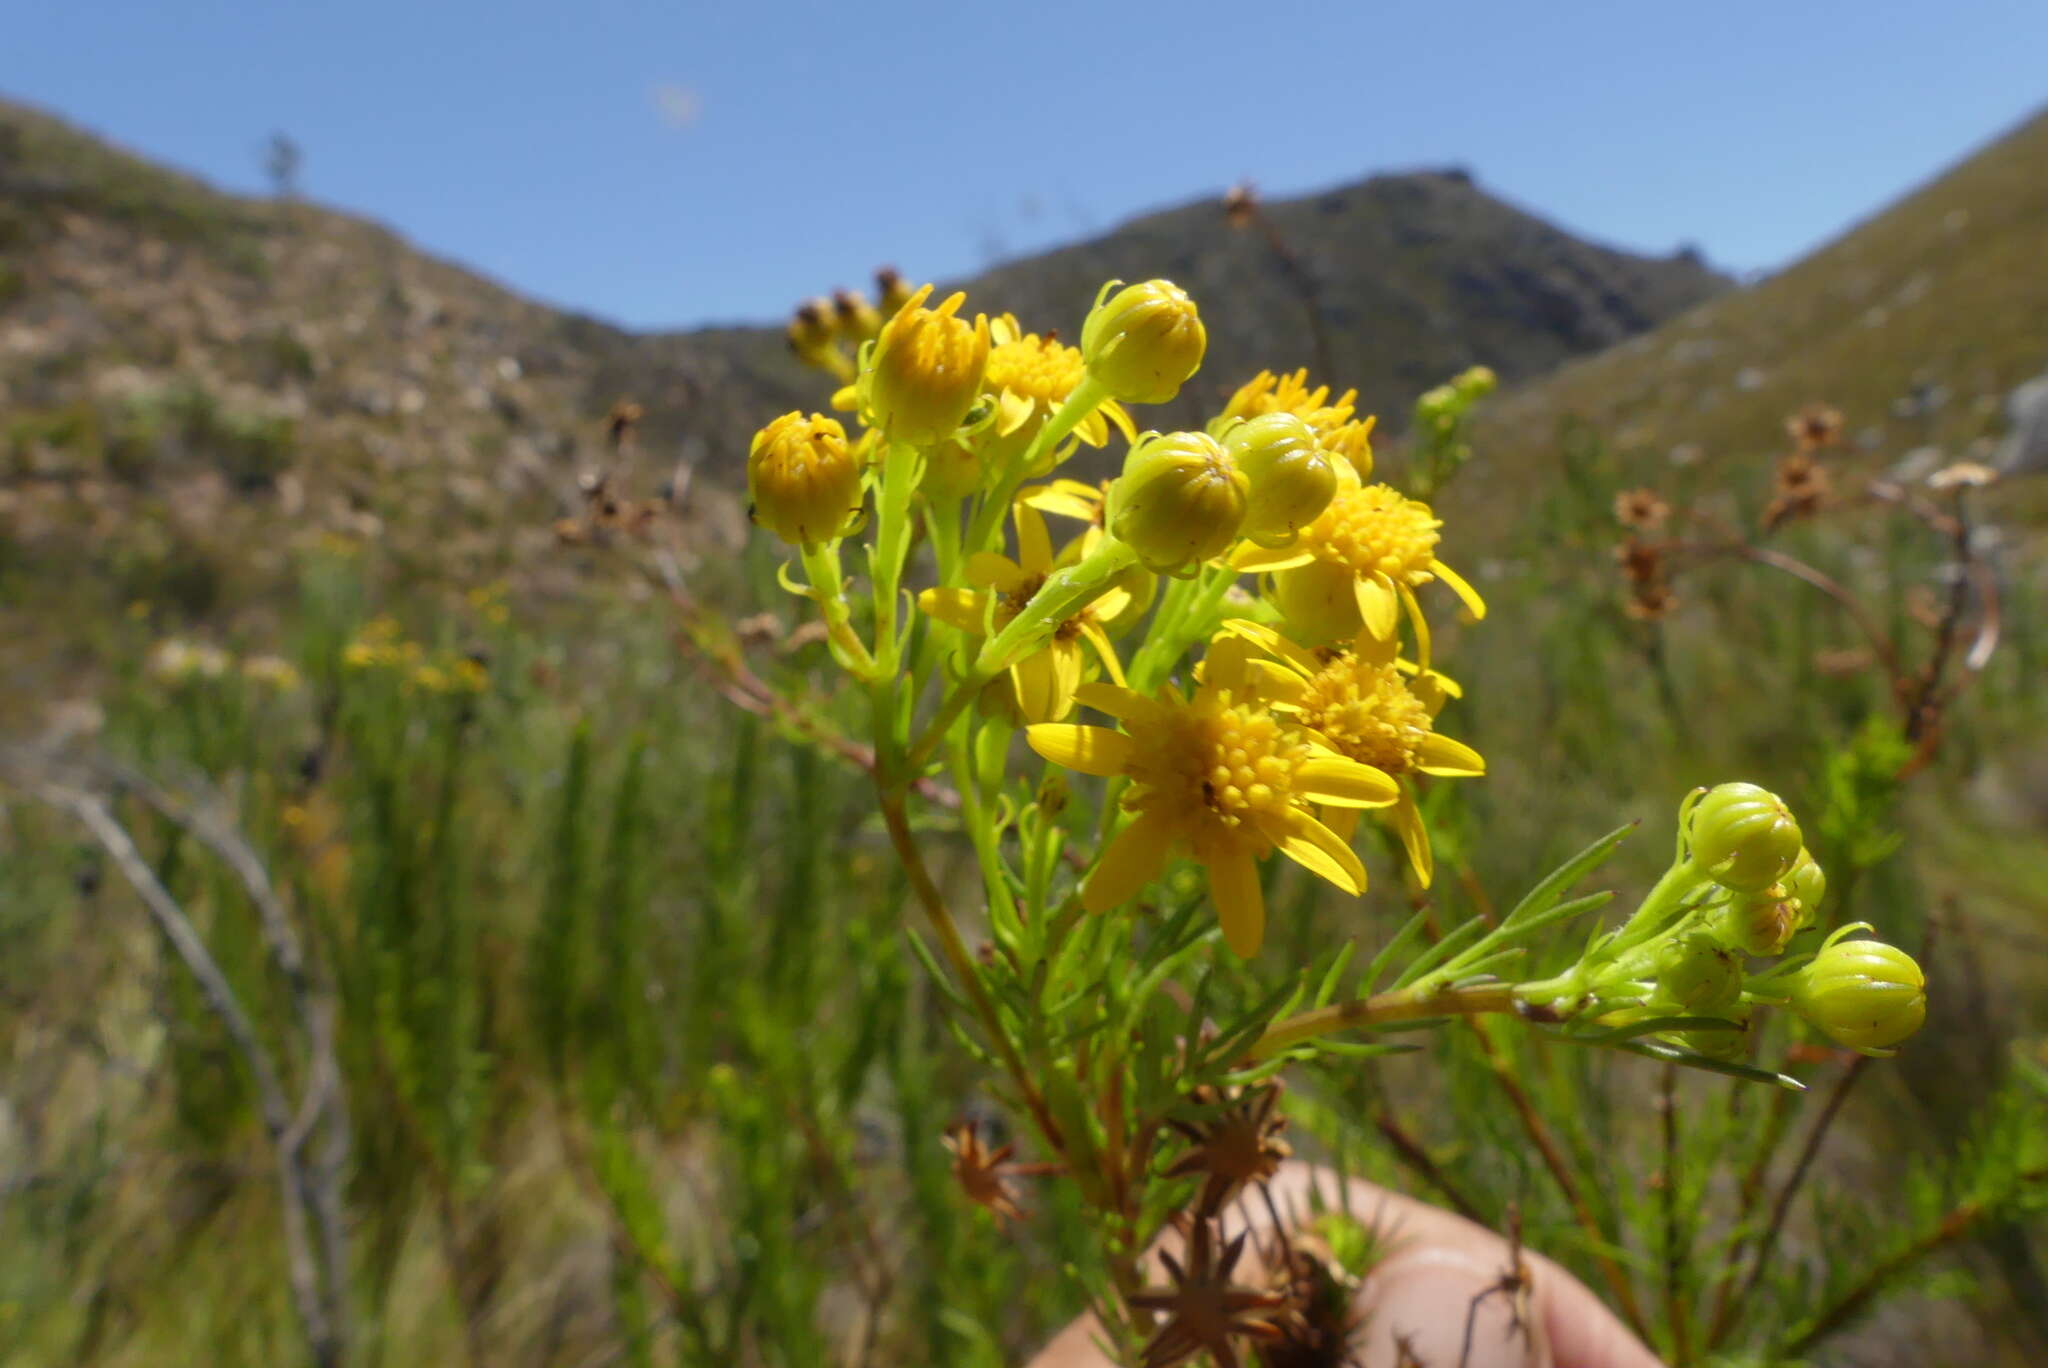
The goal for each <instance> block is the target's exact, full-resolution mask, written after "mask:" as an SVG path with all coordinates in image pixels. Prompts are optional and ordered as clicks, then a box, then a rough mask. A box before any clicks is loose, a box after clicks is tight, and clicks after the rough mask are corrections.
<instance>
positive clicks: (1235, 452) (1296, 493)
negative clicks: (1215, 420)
mask: <svg viewBox="0 0 2048 1368" xmlns="http://www.w3.org/2000/svg"><path fill="white" fill-rule="evenodd" d="M1223 449H1224V450H1225V451H1227V452H1229V453H1230V457H1231V459H1232V460H1234V461H1236V462H1237V468H1238V469H1239V470H1242V471H1243V472H1244V474H1245V478H1246V479H1247V480H1249V481H1250V482H1251V494H1250V496H1249V497H1248V498H1247V499H1246V501H1245V510H1244V525H1243V526H1242V527H1241V528H1239V529H1238V532H1239V535H1240V536H1245V537H1249V538H1251V539H1252V540H1253V541H1255V542H1257V543H1258V544H1259V545H1261V546H1285V545H1287V544H1288V543H1290V542H1292V541H1293V540H1294V539H1295V536H1296V535H1297V534H1298V533H1299V532H1300V531H1301V529H1302V528H1304V527H1306V526H1308V524H1310V523H1312V522H1314V521H1315V520H1316V518H1317V517H1318V516H1319V515H1320V514H1321V513H1322V511H1323V510H1324V509H1325V508H1328V507H1329V506H1330V500H1331V499H1332V498H1334V497H1335V496H1336V493H1337V468H1336V466H1335V464H1334V463H1332V461H1331V459H1330V457H1329V455H1328V454H1327V453H1325V452H1324V451H1323V449H1322V447H1321V446H1319V445H1318V444H1317V442H1316V433H1315V429H1314V428H1312V427H1310V426H1309V425H1308V424H1307V423H1304V422H1303V421H1302V420H1301V419H1299V418H1297V417H1295V416H1294V415H1293V414H1291V413H1262V414H1260V415H1259V416H1258V417H1256V418H1253V419H1250V420H1249V421H1247V422H1243V423H1239V424H1237V425H1235V426H1234V427H1232V428H1231V429H1230V430H1229V431H1228V432H1226V433H1224V434H1223Z"/></svg>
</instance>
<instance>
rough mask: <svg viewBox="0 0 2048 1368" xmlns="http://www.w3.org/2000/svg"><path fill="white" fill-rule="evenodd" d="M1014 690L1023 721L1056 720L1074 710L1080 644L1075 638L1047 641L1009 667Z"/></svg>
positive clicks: (1079, 662)
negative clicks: (1071, 639)
mask: <svg viewBox="0 0 2048 1368" xmlns="http://www.w3.org/2000/svg"><path fill="white" fill-rule="evenodd" d="M1010 681H1011V683H1012V685H1013V686H1014V687H1015V688H1016V690H1017V710H1018V711H1019V712H1021V713H1023V714H1024V719H1025V721H1027V722H1057V721H1059V720H1060V719H1061V718H1062V717H1065V716H1066V715H1067V714H1068V713H1070V712H1072V711H1073V710H1074V688H1075V686H1076V685H1078V684H1080V682H1081V646H1080V643H1079V642H1075V641H1053V642H1048V643H1047V644H1046V647H1045V649H1044V650H1042V651H1033V652H1032V653H1031V654H1030V655H1028V656H1025V657H1024V658H1023V659H1022V660H1020V661H1018V662H1017V663H1016V664H1015V665H1013V666H1011V667H1010Z"/></svg>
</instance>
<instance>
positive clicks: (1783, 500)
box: [1763, 452, 1831, 532]
mask: <svg viewBox="0 0 2048 1368" xmlns="http://www.w3.org/2000/svg"><path fill="white" fill-rule="evenodd" d="M1830 488H1831V485H1830V481H1829V479H1828V472H1827V470H1826V468H1825V467H1823V466H1822V465H1821V464H1820V462H1818V461H1816V460H1815V459H1814V458H1813V457H1811V456H1809V455H1806V454H1803V453H1801V452H1793V453H1792V454H1791V455H1789V456H1786V457H1783V458H1782V459H1780V460H1779V462H1778V470H1777V476H1776V478H1775V479H1774V481H1773V482H1772V486H1771V489H1772V494H1773V497H1772V499H1771V502H1770V505H1769V507H1767V508H1765V509H1764V514H1763V525H1764V530H1765V531H1767V532H1769V531H1774V530H1776V529H1777V528H1779V527H1781V526H1783V525H1784V524H1785V523H1788V522H1792V521H1794V520H1796V519H1799V518H1810V517H1812V516H1813V515H1814V514H1815V513H1817V512H1819V511H1820V508H1821V506H1822V505H1823V504H1825V503H1826V502H1827V500H1828V494H1829V491H1830Z"/></svg>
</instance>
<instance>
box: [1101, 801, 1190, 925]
mask: <svg viewBox="0 0 2048 1368" xmlns="http://www.w3.org/2000/svg"><path fill="white" fill-rule="evenodd" d="M1172 846H1173V822H1172V820H1171V819H1169V818H1168V817H1166V816H1165V815H1163V814H1161V813H1157V812H1144V813H1140V814H1139V815H1138V820H1136V821H1135V822H1132V823H1131V824H1130V825H1129V826H1127V827H1125V828H1124V829H1123V830H1122V831H1120V832H1118V833H1117V834H1116V839H1115V840H1113V841H1111V842H1110V843H1109V845H1108V847H1107V848H1105V849H1104V850H1103V852H1102V856H1101V858H1099V859H1098V860H1096V862H1095V868H1094V869H1092V870H1090V871H1089V872H1088V879H1087V881H1086V882H1085V883H1083V884H1082V885H1081V906H1083V907H1085V908H1087V909H1088V910H1089V911H1090V912H1107V911H1109V910H1110V909H1111V908H1115V907H1122V906H1123V905H1124V904H1125V903H1127V902H1130V901H1131V900H1132V899H1133V898H1135V897H1137V896H1138V894H1139V893H1141V892H1143V891H1144V889H1145V885H1146V884H1148V883H1151V882H1152V880H1154V879H1156V878H1157V877H1159V868H1160V866H1161V865H1163V864H1165V863H1166V854H1167V851H1168V850H1169V849H1171V848H1172Z"/></svg>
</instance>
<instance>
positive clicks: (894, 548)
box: [870, 442, 917, 676]
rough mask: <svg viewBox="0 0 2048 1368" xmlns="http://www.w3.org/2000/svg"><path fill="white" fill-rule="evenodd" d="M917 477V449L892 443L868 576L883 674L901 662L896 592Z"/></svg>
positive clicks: (884, 463) (878, 498) (877, 504)
mask: <svg viewBox="0 0 2048 1368" xmlns="http://www.w3.org/2000/svg"><path fill="white" fill-rule="evenodd" d="M916 477H917V448H916V447H913V446H909V445H907V444H905V443H903V442H891V443H890V444H889V446H888V449H887V452H886V454H884V456H883V457H882V484H881V490H880V492H879V493H877V494H876V496H875V545H874V550H873V552H872V553H871V554H872V560H871V561H870V578H871V579H872V580H873V581H874V586H875V662H876V665H877V667H878V669H879V670H880V672H881V673H882V674H883V675H884V676H893V675H894V674H895V673H896V671H897V670H898V668H900V667H901V665H902V663H903V643H902V642H901V641H900V640H899V639H898V637H897V616H896V615H897V596H898V595H897V591H898V590H899V589H900V588H901V587H902V584H903V565H904V562H905V561H906V560H907V559H908V558H909V554H910V495H911V486H912V485H913V484H914V483H915V481H916Z"/></svg>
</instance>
